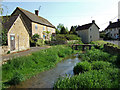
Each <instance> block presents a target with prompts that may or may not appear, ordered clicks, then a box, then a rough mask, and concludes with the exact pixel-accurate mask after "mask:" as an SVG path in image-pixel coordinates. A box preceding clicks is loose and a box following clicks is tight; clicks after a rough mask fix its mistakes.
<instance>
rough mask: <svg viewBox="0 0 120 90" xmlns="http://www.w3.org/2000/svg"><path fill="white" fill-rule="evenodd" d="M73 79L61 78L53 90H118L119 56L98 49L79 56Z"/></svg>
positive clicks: (119, 75) (119, 86)
mask: <svg viewBox="0 0 120 90" xmlns="http://www.w3.org/2000/svg"><path fill="white" fill-rule="evenodd" d="M79 57H81V58H82V62H80V63H78V64H77V65H76V66H75V67H74V74H75V75H74V76H73V77H61V78H59V79H58V81H57V82H56V83H55V84H54V88H120V55H111V54H109V53H106V52H103V51H101V50H98V49H92V50H90V51H87V52H86V53H85V54H80V55H79Z"/></svg>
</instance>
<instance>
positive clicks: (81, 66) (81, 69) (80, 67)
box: [73, 61, 91, 74]
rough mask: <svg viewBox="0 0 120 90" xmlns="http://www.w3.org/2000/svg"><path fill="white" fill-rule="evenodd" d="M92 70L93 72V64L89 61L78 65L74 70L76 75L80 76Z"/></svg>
mask: <svg viewBox="0 0 120 90" xmlns="http://www.w3.org/2000/svg"><path fill="white" fill-rule="evenodd" d="M90 70H91V63H89V62H87V61H85V62H80V63H78V64H77V65H76V66H75V67H74V69H73V71H74V74H79V73H83V72H86V71H90Z"/></svg>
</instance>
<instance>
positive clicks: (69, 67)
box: [14, 54, 80, 88]
mask: <svg viewBox="0 0 120 90" xmlns="http://www.w3.org/2000/svg"><path fill="white" fill-rule="evenodd" d="M78 62H80V59H79V58H78V55H77V54H76V55H72V56H69V57H68V58H65V59H64V60H62V61H61V62H59V63H58V64H57V65H56V66H55V67H54V68H52V69H50V70H48V71H44V72H41V73H39V74H38V75H36V76H34V77H32V78H30V79H28V80H26V81H24V82H22V83H21V84H20V85H17V86H14V88H53V85H54V83H55V82H56V81H57V79H58V78H59V77H60V76H66V74H67V75H71V76H72V75H74V73H73V68H74V66H75V65H76V64H77V63H78Z"/></svg>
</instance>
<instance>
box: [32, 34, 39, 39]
mask: <svg viewBox="0 0 120 90" xmlns="http://www.w3.org/2000/svg"><path fill="white" fill-rule="evenodd" d="M39 37H40V36H39V35H38V34H37V33H36V34H34V35H33V36H32V39H33V40H34V39H38V38H39Z"/></svg>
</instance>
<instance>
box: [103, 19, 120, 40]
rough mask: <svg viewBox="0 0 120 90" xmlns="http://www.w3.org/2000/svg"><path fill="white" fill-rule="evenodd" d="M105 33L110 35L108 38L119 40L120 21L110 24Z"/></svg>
mask: <svg viewBox="0 0 120 90" xmlns="http://www.w3.org/2000/svg"><path fill="white" fill-rule="evenodd" d="M105 33H106V34H108V37H110V38H112V39H118V38H119V35H120V20H119V19H118V20H117V22H113V23H112V22H111V21H110V22H109V25H108V26H107V28H106V29H105Z"/></svg>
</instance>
